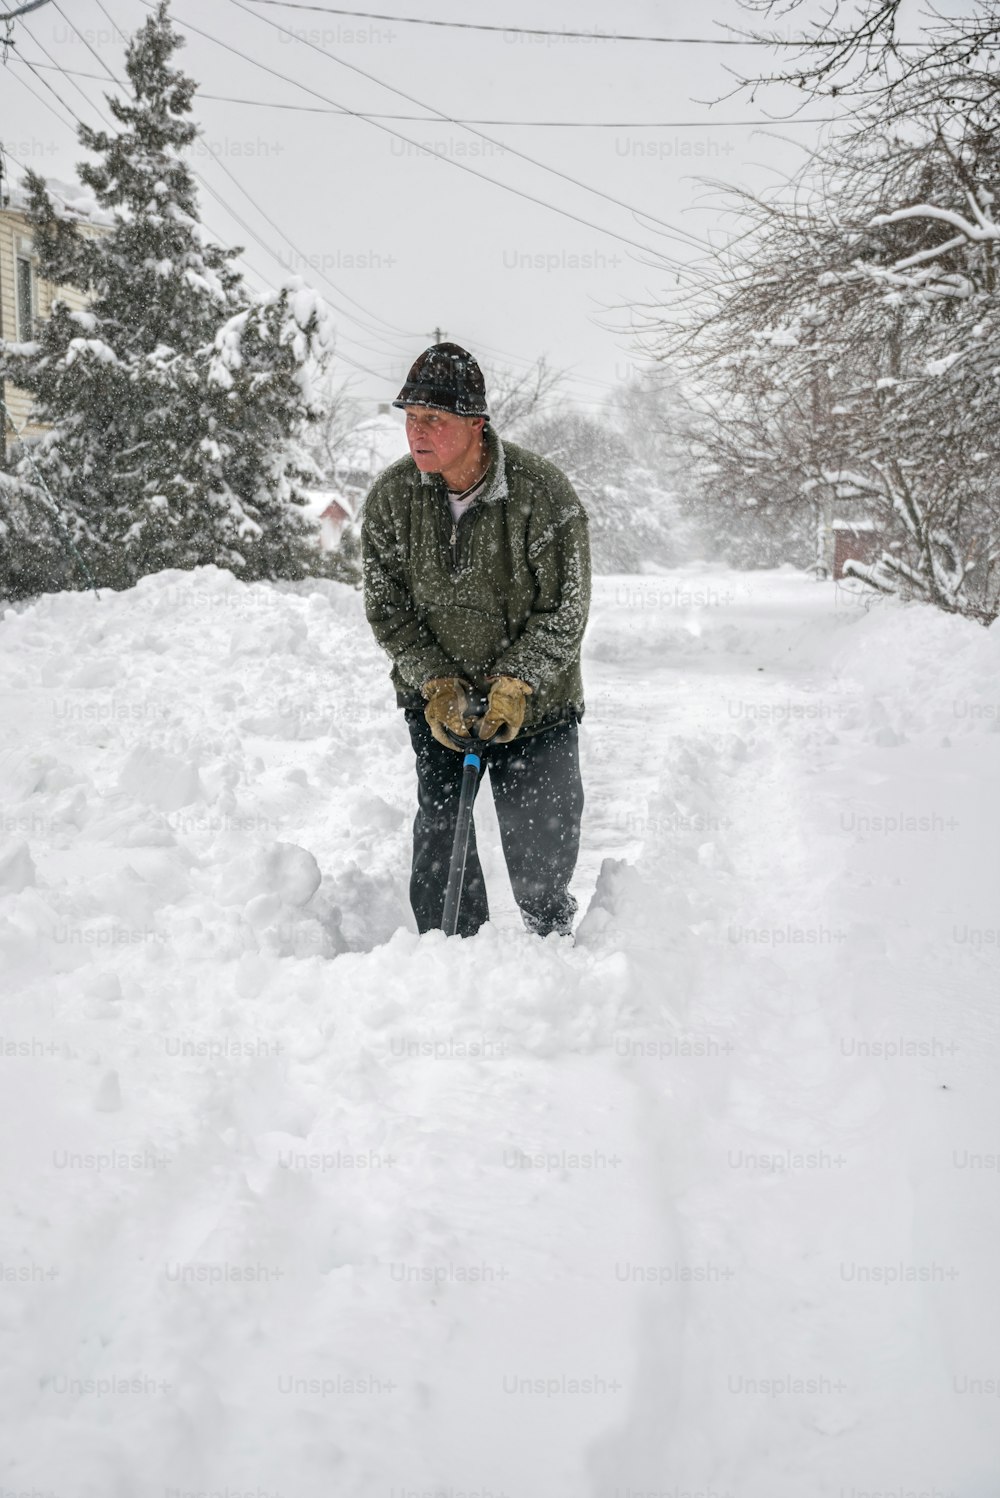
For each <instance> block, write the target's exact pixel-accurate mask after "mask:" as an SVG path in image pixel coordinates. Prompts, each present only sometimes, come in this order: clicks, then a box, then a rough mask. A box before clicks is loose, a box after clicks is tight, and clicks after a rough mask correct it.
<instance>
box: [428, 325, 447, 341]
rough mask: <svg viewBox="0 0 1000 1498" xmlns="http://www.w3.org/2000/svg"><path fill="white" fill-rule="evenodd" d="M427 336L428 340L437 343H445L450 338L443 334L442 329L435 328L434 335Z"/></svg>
mask: <svg viewBox="0 0 1000 1498" xmlns="http://www.w3.org/2000/svg"><path fill="white" fill-rule="evenodd" d="M427 336H428V338H433V339H434V342H435V343H444V341H445V339H446V338H447V337H448V334H447V333H444V332H442V330H441V329H440V328H435V329H434V331H433V333H428V334H427Z"/></svg>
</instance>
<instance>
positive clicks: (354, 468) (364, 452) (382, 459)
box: [337, 412, 409, 478]
mask: <svg viewBox="0 0 1000 1498" xmlns="http://www.w3.org/2000/svg"><path fill="white" fill-rule="evenodd" d="M408 452H409V447H408V446H407V442H406V432H405V431H404V429H403V422H402V418H401V417H395V416H390V415H389V414H388V412H385V413H381V414H380V415H378V416H372V417H371V418H370V419H369V420H368V421H363V422H361V424H360V425H359V426H357V427H355V429H354V431H353V432H351V433H350V434H349V435H348V436H347V437H346V438H345V440H344V445H343V447H342V448H341V449H340V452H339V453H338V455H337V466H338V468H340V470H341V471H342V472H344V471H348V472H360V473H367V474H371V476H372V477H373V478H374V476H375V475H376V474H377V473H381V472H382V470H383V468H388V467H389V464H390V463H395V461H396V459H397V458H405V457H406V454H407V453H408Z"/></svg>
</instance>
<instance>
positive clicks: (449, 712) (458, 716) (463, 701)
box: [420, 676, 469, 754]
mask: <svg viewBox="0 0 1000 1498" xmlns="http://www.w3.org/2000/svg"><path fill="white" fill-rule="evenodd" d="M467 686H468V682H467V681H463V679H462V677H461V676H435V677H432V678H431V680H430V681H425V682H424V684H423V686H422V687H421V688H420V690H421V691H422V692H423V694H424V696H425V697H426V698H427V706H426V707H425V708H424V717H425V719H426V720H427V727H428V728H429V729H430V731H431V733H432V734H433V735H434V737H435V738H436V739H437V741H438V743H439V744H443V745H444V747H445V748H446V749H454V750H455V753H456V754H461V752H462V751H461V749H457V748H456V747H455V745H454V744H453V743H452V742H451V739H449V737H448V735H447V734H446V733H444V732H443V731H442V724H444V726H445V727H447V728H450V729H451V731H452V733H457V734H458V735H459V737H460V738H463V739H467V738H468V737H469V729H468V726H467V724H466V721H465V714H466V713H467V712H468V711H469V698H468V693H467V692H466V687H467Z"/></svg>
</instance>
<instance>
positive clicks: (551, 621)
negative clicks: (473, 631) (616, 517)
mask: <svg viewBox="0 0 1000 1498" xmlns="http://www.w3.org/2000/svg"><path fill="white" fill-rule="evenodd" d="M560 479H561V483H559V484H558V485H557V486H556V487H555V490H554V492H552V491H550V493H549V495H548V499H549V503H547V504H542V505H536V507H535V509H534V511H533V513H532V518H531V522H530V523H529V527H528V566H529V567H530V569H531V572H532V574H533V576H534V579H535V589H536V591H535V601H534V605H533V607H532V610H531V614H530V615H529V617H528V620H527V623H526V624H525V626H524V628H523V629H522V631H521V633H520V634H519V635H518V637H517V639H516V640H514V641H513V643H512V644H510V645H509V646H508V647H507V648H506V650H504V651H503V653H502V654H501V655H500V656H498V657H497V659H496V661H494V663H493V667H492V670H491V672H490V674H491V675H494V676H516V677H519V678H520V680H521V681H526V682H527V683H528V685H529V686H530V687H534V689H535V690H536V691H538V690H539V688H540V687H544V685H545V683H546V681H547V680H549V679H550V678H551V677H552V676H554V675H556V674H558V673H559V672H561V671H563V670H564V669H565V668H566V666H567V665H570V664H571V663H572V662H573V661H575V660H577V659H578V658H579V655H580V646H581V643H582V641H583V632H584V630H585V628H586V626H587V616H588V614H589V612H590V527H589V524H588V521H587V512H586V510H585V509H584V508H583V505H582V504H581V502H580V500H579V498H578V497H577V494H576V491H575V490H574V489H573V486H572V485H571V484H570V482H569V480H568V479H566V478H563V477H562V475H560Z"/></svg>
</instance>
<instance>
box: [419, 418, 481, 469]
mask: <svg viewBox="0 0 1000 1498" xmlns="http://www.w3.org/2000/svg"><path fill="white" fill-rule="evenodd" d="M404 409H405V411H406V440H407V442H408V443H409V444H410V454H411V456H412V458H413V461H414V463H416V465H417V467H418V468H419V469H420V472H421V473H444V472H446V471H447V470H448V469H454V468H455V467H457V466H459V465H461V463H462V462H463V460H464V459H465V458H467V457H468V456H469V455H470V454H471V453H472V452H473V451H474V450H475V449H476V448H477V447H478V445H479V441H480V434H481V432H482V430H483V418H482V417H481V416H456V415H455V413H454V412H453V411H435V410H434V409H433V408H432V407H430V406H406V407H405V408H404Z"/></svg>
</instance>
